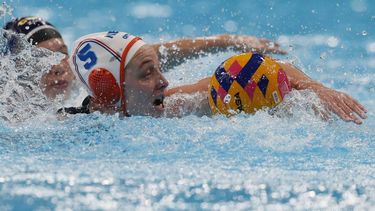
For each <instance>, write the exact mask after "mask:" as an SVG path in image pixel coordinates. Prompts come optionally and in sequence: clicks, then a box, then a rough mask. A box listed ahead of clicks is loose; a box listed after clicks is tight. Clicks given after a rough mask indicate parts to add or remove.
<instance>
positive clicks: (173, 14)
mask: <svg viewBox="0 0 375 211" xmlns="http://www.w3.org/2000/svg"><path fill="white" fill-rule="evenodd" d="M7 3H8V4H9V5H11V6H12V7H13V8H14V11H13V15H15V16H19V15H30V14H32V12H33V11H35V12H36V13H37V14H39V15H45V16H47V18H48V19H49V20H50V21H51V22H53V23H54V24H55V25H56V26H57V27H58V28H59V29H61V30H62V32H63V35H64V37H66V40H67V42H68V45H69V46H71V45H72V44H71V42H72V41H73V40H74V39H76V38H77V37H79V36H81V35H83V34H86V33H91V32H96V31H102V30H109V29H119V30H123V31H128V32H132V33H134V34H139V35H142V36H144V38H145V39H146V40H147V41H149V42H158V41H159V40H160V39H162V40H168V39H173V38H177V37H182V36H203V35H211V34H220V33H234V34H251V35H256V36H261V37H267V38H269V39H274V40H277V41H278V42H280V43H281V44H282V45H283V47H284V48H285V49H286V50H288V51H289V54H288V55H286V56H276V57H278V58H281V59H286V60H288V61H290V62H293V63H294V64H296V65H297V66H299V67H300V68H302V69H303V70H304V71H305V72H306V73H307V74H308V75H310V76H311V77H312V78H314V79H316V80H319V81H321V82H323V83H324V84H325V85H327V86H329V87H332V88H335V89H339V90H341V91H344V92H346V93H348V94H350V95H351V96H353V97H355V98H356V99H357V100H359V101H360V102H361V103H362V104H363V105H365V107H366V108H367V109H368V110H369V112H368V118H367V119H366V120H365V121H364V124H362V125H360V126H358V125H355V124H353V123H345V122H343V121H341V120H339V119H337V118H335V117H333V119H332V120H331V121H329V122H324V121H322V120H320V119H319V118H317V117H315V116H314V114H313V113H314V112H313V111H312V110H311V109H310V107H311V104H309V103H310V102H312V101H314V100H316V98H315V97H314V95H312V94H311V93H309V92H293V93H292V94H291V95H290V97H289V99H288V101H289V102H294V103H293V104H292V106H290V108H289V110H290V111H291V113H293V115H282V114H280V115H281V116H282V117H277V116H270V115H268V114H267V112H262V111H261V112H258V113H257V114H255V115H254V116H248V115H238V116H235V117H232V118H229V119H228V118H225V117H222V116H216V117H213V118H210V117H198V116H194V115H189V116H186V117H183V118H172V119H169V118H151V117H131V118H126V119H120V118H118V117H117V116H107V115H101V114H93V115H77V116H73V117H70V118H68V119H65V120H62V121H58V120H56V119H55V118H54V117H53V114H52V111H51V112H49V113H48V112H47V114H43V115H37V116H34V117H30V118H29V119H27V120H25V121H22V122H18V123H9V122H6V121H2V120H0V169H1V170H0V210H25V209H28V210H29V209H34V210H49V209H56V210H130V209H131V210H133V209H161V210H164V209H187V210H192V209H205V210H248V209H255V210H258V209H259V210H292V209H293V210H302V209H326V210H334V209H335V210H337V209H345V210H353V209H355V210H371V209H374V207H375V178H374V175H375V131H374V128H375V118H374V111H375V110H374V108H375V72H374V68H375V37H374V34H375V27H374V26H375V13H374V12H373V11H375V3H373V2H371V1H369V0H367V1H366V0H351V1H345V2H341V1H330V2H326V1H314V2H306V1H304V2H302V1H289V2H288V1H248V2H246V1H244V2H240V1H231V2H230V3H229V2H226V1H218V2H201V1H159V2H156V1H149V2H146V1H144V2H142V3H137V2H130V1H125V2H123V3H120V2H119V1H96V0H90V1H85V2H77V3H74V2H63V3H61V2H60V1H53V0H49V1H36V0H34V1H33V0H30V1H26V2H25V1H18V0H13V1H12V2H7ZM150 8H151V9H150ZM145 11H146V12H145ZM6 18H8V19H9V16H6ZM230 55H233V52H231V51H228V52H223V53H219V54H214V55H211V54H210V55H207V56H206V57H202V58H199V59H196V60H188V61H187V62H186V63H184V64H182V65H180V66H178V67H175V68H174V69H172V70H170V71H168V72H167V73H166V77H167V78H168V80H169V81H170V84H171V86H175V85H179V84H185V83H189V82H193V81H195V80H197V79H199V78H201V77H204V76H209V75H211V74H212V73H213V70H214V69H215V68H216V66H217V65H218V64H219V63H220V62H221V61H223V60H224V59H225V58H227V57H229V56H230ZM6 61H8V60H7V58H2V59H1V62H6ZM10 71H11V70H10ZM8 88H9V87H8ZM1 96H2V95H1ZM72 101H74V100H72ZM76 101H77V102H78V103H79V100H76ZM47 110H48V109H47ZM50 110H53V109H52V108H51V109H50ZM2 112H4V111H2Z"/></svg>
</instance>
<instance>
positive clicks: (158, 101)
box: [152, 96, 164, 108]
mask: <svg viewBox="0 0 375 211" xmlns="http://www.w3.org/2000/svg"><path fill="white" fill-rule="evenodd" d="M163 102H164V96H160V97H158V98H156V99H155V100H154V102H153V103H152V104H153V105H154V106H159V107H160V106H161V107H162V108H164V103H163Z"/></svg>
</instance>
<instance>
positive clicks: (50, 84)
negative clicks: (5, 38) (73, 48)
mask: <svg viewBox="0 0 375 211" xmlns="http://www.w3.org/2000/svg"><path fill="white" fill-rule="evenodd" d="M4 29H6V30H8V31H12V32H15V33H17V34H25V38H26V39H27V41H29V42H30V43H31V44H32V45H35V46H36V47H40V48H45V49H48V50H50V51H53V52H60V53H62V54H64V55H65V58H64V59H62V60H61V62H60V64H57V65H53V66H52V68H51V70H50V71H48V72H47V73H44V74H43V76H42V78H41V83H40V86H41V88H42V91H43V93H44V94H45V95H46V96H47V97H48V98H51V99H54V98H55V97H56V96H57V95H64V96H65V98H66V97H68V96H69V94H70V92H71V88H72V82H73V80H74V74H73V73H72V71H71V70H70V67H69V65H68V62H67V59H68V48H67V46H66V44H65V43H64V40H63V38H62V37H61V35H60V33H59V31H58V30H57V29H56V28H55V27H54V26H53V25H52V24H50V23H49V22H47V21H45V20H43V19H42V18H40V17H33V16H29V17H21V18H16V19H14V20H12V21H10V22H8V23H7V24H6V25H5V27H4Z"/></svg>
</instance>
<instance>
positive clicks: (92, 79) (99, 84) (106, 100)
mask: <svg viewBox="0 0 375 211" xmlns="http://www.w3.org/2000/svg"><path fill="white" fill-rule="evenodd" d="M88 82H89V86H90V89H91V91H92V93H93V95H94V97H95V98H96V100H98V102H99V103H100V104H105V105H114V104H116V103H117V102H118V101H119V100H120V96H121V91H120V86H119V85H118V84H117V81H116V78H115V77H114V76H113V75H112V73H111V72H110V71H109V70H107V69H105V68H95V69H93V70H92V71H91V73H90V75H89V77H88Z"/></svg>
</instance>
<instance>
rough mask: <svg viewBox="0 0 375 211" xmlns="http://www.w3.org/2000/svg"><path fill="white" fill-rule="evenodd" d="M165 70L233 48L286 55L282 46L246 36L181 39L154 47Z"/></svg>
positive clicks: (242, 50)
mask: <svg viewBox="0 0 375 211" xmlns="http://www.w3.org/2000/svg"><path fill="white" fill-rule="evenodd" d="M153 47H154V49H155V51H156V52H158V54H159V58H160V59H161V61H162V62H164V64H163V66H164V68H165V69H168V68H171V67H173V66H176V65H178V64H181V63H183V62H184V61H185V60H186V59H188V58H194V57H198V56H199V55H202V54H204V53H215V52H219V51H225V50H227V49H228V48H232V49H233V50H235V51H238V52H249V51H257V52H260V53H276V54H286V51H284V50H282V49H281V48H280V45H279V44H277V43H275V42H272V41H270V40H267V39H264V38H256V37H253V36H245V35H228V34H223V35H217V36H210V37H198V38H194V39H179V40H175V41H170V42H165V43H158V44H154V45H153Z"/></svg>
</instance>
